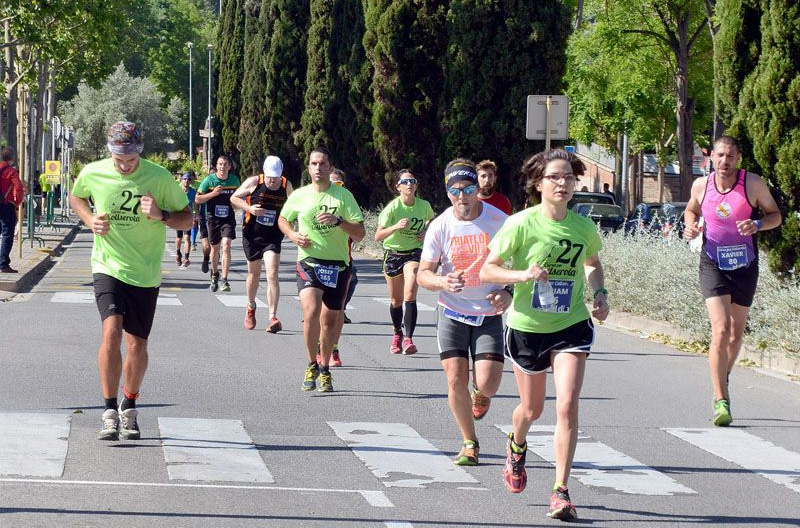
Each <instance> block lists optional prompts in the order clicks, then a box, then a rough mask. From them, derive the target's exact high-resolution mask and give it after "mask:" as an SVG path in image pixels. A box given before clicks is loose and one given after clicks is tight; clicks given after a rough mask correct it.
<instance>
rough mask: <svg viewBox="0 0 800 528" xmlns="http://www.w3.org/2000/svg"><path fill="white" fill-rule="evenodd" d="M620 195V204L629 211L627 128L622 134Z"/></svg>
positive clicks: (624, 210)
mask: <svg viewBox="0 0 800 528" xmlns="http://www.w3.org/2000/svg"><path fill="white" fill-rule="evenodd" d="M620 196H621V198H622V200H621V203H620V205H621V206H622V212H623V213H625V214H627V213H628V131H627V130H625V132H623V135H622V189H621V193H620Z"/></svg>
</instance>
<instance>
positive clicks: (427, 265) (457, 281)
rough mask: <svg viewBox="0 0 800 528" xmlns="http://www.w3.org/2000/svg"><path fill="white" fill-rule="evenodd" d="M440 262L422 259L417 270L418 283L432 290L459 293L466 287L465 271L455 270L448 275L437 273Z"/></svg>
mask: <svg viewBox="0 0 800 528" xmlns="http://www.w3.org/2000/svg"><path fill="white" fill-rule="evenodd" d="M437 265H438V262H431V261H430V260H425V259H422V260H420V262H419V269H418V270H417V284H419V285H420V286H422V287H423V288H425V289H426V290H430V291H447V292H450V293H458V292H460V291H461V290H463V289H464V280H463V279H462V277H463V275H464V272H463V271H460V270H453V271H451V272H450V273H448V274H447V275H437V274H436V266H437Z"/></svg>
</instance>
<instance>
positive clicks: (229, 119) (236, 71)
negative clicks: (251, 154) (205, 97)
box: [214, 0, 247, 152]
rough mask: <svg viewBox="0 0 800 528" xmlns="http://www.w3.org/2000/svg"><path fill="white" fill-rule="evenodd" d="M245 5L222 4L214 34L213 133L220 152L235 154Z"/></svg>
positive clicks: (236, 1) (235, 0)
mask: <svg viewBox="0 0 800 528" xmlns="http://www.w3.org/2000/svg"><path fill="white" fill-rule="evenodd" d="M246 1H247V0H228V1H227V2H225V9H224V11H223V13H222V17H221V18H220V23H219V31H218V34H217V43H218V49H216V50H215V51H214V54H215V63H216V65H217V68H216V69H217V72H218V73H217V76H218V83H217V84H218V87H217V101H216V111H215V112H214V113H215V115H216V116H217V119H216V122H215V125H216V126H215V130H218V131H219V133H220V134H221V136H222V149H223V150H224V151H225V152H232V151H233V152H235V151H237V150H238V144H239V117H240V115H241V110H242V93H241V87H242V78H243V76H244V71H243V68H244V35H245V33H244V30H245V27H244V26H245V2H246ZM218 141H219V140H217V142H218Z"/></svg>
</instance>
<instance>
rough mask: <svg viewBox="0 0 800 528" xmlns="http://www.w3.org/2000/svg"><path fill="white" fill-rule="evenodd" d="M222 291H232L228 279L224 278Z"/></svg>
mask: <svg viewBox="0 0 800 528" xmlns="http://www.w3.org/2000/svg"><path fill="white" fill-rule="evenodd" d="M220 291H224V292H229V291H231V285H230V284H228V279H222V287H221V288H220Z"/></svg>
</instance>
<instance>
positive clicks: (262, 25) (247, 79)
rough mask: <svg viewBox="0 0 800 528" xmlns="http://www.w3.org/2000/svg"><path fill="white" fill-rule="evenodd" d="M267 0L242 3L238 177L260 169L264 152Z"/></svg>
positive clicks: (269, 24)
mask: <svg viewBox="0 0 800 528" xmlns="http://www.w3.org/2000/svg"><path fill="white" fill-rule="evenodd" d="M271 3H272V2H271V1H270V0H247V4H246V6H245V8H246V15H245V44H244V82H243V83H242V113H241V118H240V121H239V149H240V150H241V169H240V173H241V174H240V176H242V177H244V176H247V175H249V174H254V173H257V172H259V171H260V169H261V162H262V161H263V160H264V157H265V155H266V151H267V145H266V143H265V141H264V139H265V138H264V135H263V133H262V130H263V128H264V124H265V122H266V119H267V117H266V116H267V112H268V107H267V105H266V96H265V91H266V80H267V72H266V70H265V69H264V66H265V65H264V55H265V54H266V50H267V42H268V39H269V33H270V26H271V21H270V20H269V16H268V15H269V7H270V4H271Z"/></svg>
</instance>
